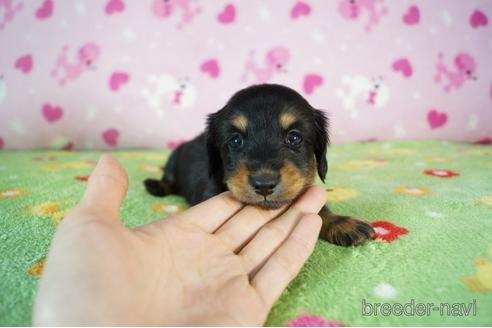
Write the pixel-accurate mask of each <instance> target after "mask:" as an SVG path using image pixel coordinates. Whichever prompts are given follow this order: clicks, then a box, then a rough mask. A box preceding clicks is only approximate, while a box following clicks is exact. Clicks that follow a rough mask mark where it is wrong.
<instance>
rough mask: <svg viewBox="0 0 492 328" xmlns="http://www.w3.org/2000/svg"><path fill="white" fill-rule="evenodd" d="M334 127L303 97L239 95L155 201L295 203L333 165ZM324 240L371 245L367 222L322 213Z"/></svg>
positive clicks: (183, 157)
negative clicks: (228, 198) (173, 197)
mask: <svg viewBox="0 0 492 328" xmlns="http://www.w3.org/2000/svg"><path fill="white" fill-rule="evenodd" d="M327 128H328V121H327V118H326V117H325V115H324V113H323V112H322V111H320V110H317V109H314V108H313V107H311V105H310V104H309V103H308V102H307V101H306V100H305V99H304V98H303V97H302V96H301V95H300V94H298V93H297V92H296V91H294V90H292V89H290V88H287V87H285V86H281V85H276V84H262V85H254V86H251V87H248V88H246V89H243V90H240V91H239V92H237V93H236V94H235V95H233V97H232V98H231V99H230V100H229V101H228V102H227V104H226V105H225V106H224V108H222V109H221V110H219V111H218V112H216V113H214V114H211V115H209V117H208V121H207V129H206V131H205V132H204V133H202V134H201V135H199V136H198V137H196V138H195V139H193V140H191V141H190V142H187V143H185V144H183V145H181V146H180V147H179V148H177V149H176V150H175V151H174V152H173V154H172V155H171V157H170V158H169V161H168V162H167V164H166V166H165V169H164V176H163V177H162V179H161V180H157V179H147V180H145V182H144V183H145V187H146V189H147V191H148V192H149V193H151V194H152V195H155V196H166V195H169V194H178V195H182V196H184V197H185V198H186V200H187V201H188V202H189V203H190V204H191V205H194V204H197V203H200V202H202V201H204V200H206V199H208V198H210V197H212V196H215V195H217V194H219V193H221V192H223V191H226V190H230V191H231V192H232V194H233V195H234V197H235V198H237V199H238V200H240V201H241V202H244V203H246V204H251V205H255V206H260V207H263V208H267V209H274V208H278V207H281V206H282V205H285V204H289V203H291V202H292V201H293V200H294V199H295V198H296V197H297V196H299V195H300V194H301V193H302V192H303V191H304V190H305V189H306V187H307V186H309V185H310V184H312V183H313V181H314V179H315V177H316V173H317V174H318V175H319V177H320V178H321V180H322V181H324V179H325V176H326V173H327V170H328V164H327V161H326V148H327V146H328V144H329V138H328V132H327ZM319 214H320V216H321V218H322V219H323V225H322V228H321V232H320V237H321V238H322V239H324V240H327V241H328V242H331V243H334V244H337V245H342V246H351V245H357V244H360V243H362V242H364V241H365V240H368V239H370V238H371V236H372V235H373V233H374V230H373V229H372V227H371V226H370V225H369V224H368V223H367V222H365V221H363V220H360V219H357V218H353V217H348V216H340V215H336V214H333V213H331V212H330V210H329V209H328V207H326V206H325V207H324V208H323V209H322V210H321V211H320V213H319Z"/></svg>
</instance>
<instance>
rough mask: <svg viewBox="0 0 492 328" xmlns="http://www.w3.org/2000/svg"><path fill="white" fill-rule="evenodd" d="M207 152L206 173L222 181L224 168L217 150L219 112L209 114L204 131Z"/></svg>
mask: <svg viewBox="0 0 492 328" xmlns="http://www.w3.org/2000/svg"><path fill="white" fill-rule="evenodd" d="M205 137H206V143H207V152H208V173H209V176H210V177H211V178H214V179H217V180H218V181H222V176H223V174H224V169H223V166H222V158H221V157H220V150H219V147H220V146H219V142H220V141H219V113H213V114H210V115H209V116H208V118H207V129H206V131H205Z"/></svg>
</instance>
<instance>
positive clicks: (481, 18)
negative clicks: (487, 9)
mask: <svg viewBox="0 0 492 328" xmlns="http://www.w3.org/2000/svg"><path fill="white" fill-rule="evenodd" d="M488 23H489V19H488V18H487V16H485V14H484V13H483V12H481V11H480V10H475V11H474V12H473V13H472V14H471V16H470V25H471V26H472V27H473V28H479V27H481V26H483V27H485V26H487V24H488Z"/></svg>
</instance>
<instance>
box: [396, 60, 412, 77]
mask: <svg viewBox="0 0 492 328" xmlns="http://www.w3.org/2000/svg"><path fill="white" fill-rule="evenodd" d="M392 67H393V70H394V71H395V72H401V73H402V74H403V76H404V77H410V76H412V74H413V69H412V65H411V64H410V61H409V60H408V59H406V58H400V59H397V60H395V61H394V62H393V65H392Z"/></svg>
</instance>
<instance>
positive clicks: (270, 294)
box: [251, 214, 321, 308]
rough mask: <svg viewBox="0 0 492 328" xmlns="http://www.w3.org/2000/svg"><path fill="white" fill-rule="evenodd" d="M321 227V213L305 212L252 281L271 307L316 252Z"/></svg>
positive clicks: (253, 285) (268, 306) (252, 284)
mask: <svg viewBox="0 0 492 328" xmlns="http://www.w3.org/2000/svg"><path fill="white" fill-rule="evenodd" d="M320 229H321V218H320V217H319V215H317V214H308V215H306V216H304V217H303V218H302V219H301V220H300V221H299V224H298V225H297V226H296V227H295V229H294V231H293V232H292V234H291V235H290V236H289V237H288V238H287V240H286V241H285V242H284V243H283V244H282V246H280V248H279V249H278V250H277V251H275V253H274V254H273V255H272V256H271V257H270V258H269V259H268V261H267V262H266V263H265V265H264V266H263V267H262V268H261V269H260V271H258V273H257V274H256V275H255V276H254V278H253V280H252V281H251V286H252V287H253V288H255V289H256V291H257V292H258V294H259V295H260V297H261V298H262V299H263V301H264V303H265V305H266V307H267V308H271V307H272V306H273V304H274V303H275V301H276V300H277V299H278V298H279V297H280V294H282V291H283V290H284V289H285V288H286V287H287V285H288V284H289V283H290V282H291V280H292V279H294V278H295V276H297V274H298V273H299V271H300V270H301V268H302V266H303V264H304V262H306V260H307V259H308V257H309V255H311V253H312V252H313V249H314V245H315V244H316V240H317V238H318V234H319V231H320Z"/></svg>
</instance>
